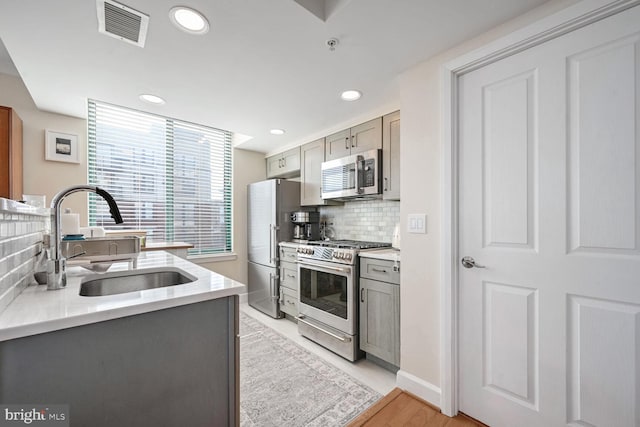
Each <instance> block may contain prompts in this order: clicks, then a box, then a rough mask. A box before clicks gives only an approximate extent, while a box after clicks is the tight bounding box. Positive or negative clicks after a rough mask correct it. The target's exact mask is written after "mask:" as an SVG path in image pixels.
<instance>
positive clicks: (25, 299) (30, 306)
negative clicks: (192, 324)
mask: <svg viewBox="0 0 640 427" xmlns="http://www.w3.org/2000/svg"><path fill="white" fill-rule="evenodd" d="M139 261H140V262H139V268H145V267H159V266H163V265H165V266H173V267H177V268H182V269H184V270H185V271H187V272H189V273H190V274H192V275H194V276H195V277H197V279H198V280H197V281H196V282H192V283H187V284H184V285H175V286H172V287H169V288H157V289H150V290H147V291H138V292H134V293H131V296H128V295H127V294H116V295H111V296H105V297H84V296H80V295H79V294H78V290H79V287H80V282H81V278H82V277H85V275H90V274H92V273H89V272H87V273H86V274H80V275H78V273H77V272H78V271H83V270H81V269H80V267H76V275H75V276H72V277H70V278H69V280H68V285H67V288H65V289H61V290H56V291H47V290H46V286H45V285H32V286H28V287H27V288H26V289H24V290H23V291H22V292H21V294H20V295H18V296H17V297H16V299H14V300H13V301H12V302H11V304H9V305H8V306H7V307H6V308H5V309H4V310H2V311H1V312H0V342H2V341H8V340H12V339H17V338H23V337H27V336H32V335H38V334H42V333H47V332H53V331H57V330H62V329H68V328H73V327H77V326H83V325H88V324H93V323H99V322H103V321H108V320H114V319H117V318H122V317H128V316H134V315H138V314H143V313H149V312H153V311H158V310H164V309H168V308H172V307H179V306H184V305H188V304H193V303H198V302H203V301H207V300H213V299H218V298H226V297H229V296H232V295H239V294H241V293H242V292H243V291H244V289H245V286H246V285H244V284H243V283H240V282H237V281H235V280H233V279H230V278H228V277H225V276H222V275H220V274H218V273H215V272H213V271H211V270H208V269H205V268H203V267H200V266H198V265H197V264H194V263H191V262H189V261H186V260H184V259H182V258H179V257H176V256H174V255H171V254H169V253H167V252H164V251H152V252H148V253H146V254H144V255H143V254H142V253H141V254H140V260H139ZM126 264H127V263H122V266H121V268H116V269H115V271H118V270H123V269H125V267H124V266H126ZM114 266H115V264H114ZM141 292H142V293H144V296H143V297H142V298H140V294H141Z"/></svg>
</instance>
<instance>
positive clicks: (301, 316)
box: [297, 314, 351, 342]
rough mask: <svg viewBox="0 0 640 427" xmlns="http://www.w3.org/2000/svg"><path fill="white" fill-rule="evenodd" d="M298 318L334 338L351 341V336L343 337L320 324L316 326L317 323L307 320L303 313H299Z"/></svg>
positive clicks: (299, 320)
mask: <svg viewBox="0 0 640 427" xmlns="http://www.w3.org/2000/svg"><path fill="white" fill-rule="evenodd" d="M297 319H298V322H302V323H304V324H305V325H307V326H310V327H312V328H314V329H317V330H319V331H320V332H324V333H325V334H327V335H329V336H332V337H333V338H335V339H337V340H339V341H342V342H350V341H351V338H349V337H342V336H340V335H337V334H334V333H333V332H330V331H327V330H326V329H324V328H321V327H319V326H316V325H314V324H313V323H310V322H307V321H306V320H304V315H303V314H301V315H299V316H298V317H297Z"/></svg>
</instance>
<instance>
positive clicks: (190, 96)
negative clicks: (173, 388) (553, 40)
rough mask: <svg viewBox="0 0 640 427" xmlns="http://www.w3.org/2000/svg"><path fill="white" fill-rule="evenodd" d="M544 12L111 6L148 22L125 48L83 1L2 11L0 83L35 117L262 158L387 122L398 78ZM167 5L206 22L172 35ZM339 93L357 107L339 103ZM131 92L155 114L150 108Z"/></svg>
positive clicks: (131, 0) (456, 5)
mask: <svg viewBox="0 0 640 427" xmlns="http://www.w3.org/2000/svg"><path fill="white" fill-rule="evenodd" d="M544 2H545V0H517V1H516V0H482V1H479V0H446V1H445V0H298V1H295V0H188V1H179V2H176V0H123V1H122V3H123V4H125V5H127V6H129V7H131V8H133V9H136V10H138V11H141V12H143V13H145V14H147V15H149V16H150V21H149V31H148V34H147V40H146V45H145V47H144V48H139V47H136V46H133V45H131V44H127V43H124V42H122V41H119V40H116V39H114V38H111V37H107V36H105V35H103V34H99V33H98V20H97V13H96V2H95V1H94V0H56V1H43V0H11V1H8V0H2V4H1V5H0V39H1V41H2V42H3V43H4V45H5V47H6V50H7V51H8V53H9V55H10V57H7V56H6V55H3V52H2V50H3V49H2V46H1V44H2V43H0V72H2V73H9V74H11V73H12V72H13V71H12V70H13V67H12V66H11V64H10V62H11V60H12V61H13V64H15V68H16V69H17V71H18V73H19V75H20V76H21V77H22V79H23V81H24V83H25V85H26V87H27V89H28V90H29V92H30V94H31V96H32V97H33V99H34V101H35V103H36V105H37V106H38V108H40V109H41V110H45V111H51V112H56V113H60V114H67V115H71V116H77V117H86V102H87V98H93V99H97V100H101V101H106V102H110V103H113V104H117V105H123V106H127V107H131V108H136V109H140V110H145V111H151V112H155V113H158V114H162V115H165V116H170V117H175V118H178V119H182V120H187V121H191V122H195V123H200V124H205V125H209V126H214V127H218V128H222V129H227V130H230V131H233V132H237V133H240V134H244V135H249V136H252V137H253V138H252V139H250V140H249V141H247V142H244V143H243V144H241V145H240V148H245V149H250V150H256V151H262V152H275V151H278V150H279V149H281V148H283V147H286V146H291V145H292V144H298V143H302V142H307V141H306V140H305V138H308V137H310V136H312V135H317V134H319V133H320V132H322V131H325V130H327V129H331V128H332V127H335V126H337V125H340V124H348V123H350V122H353V121H354V120H356V119H360V118H362V117H365V116H366V115H367V114H368V113H370V112H378V113H380V112H381V110H384V109H385V108H386V109H387V111H383V112H388V111H392V109H393V108H397V107H398V105H399V99H398V96H399V95H398V88H397V84H396V77H397V76H398V74H400V73H401V72H403V71H405V70H406V69H408V68H410V67H411V66H413V65H415V64H417V63H419V62H421V61H423V60H425V59H428V58H429V57H431V56H433V55H434V54H436V53H438V52H441V51H443V50H446V49H447V48H450V47H452V46H454V45H456V44H458V43H460V42H462V41H464V40H466V39H469V38H471V37H473V36H475V35H478V34H480V33H482V32H484V31H486V30H488V29H490V28H491V27H493V26H495V25H498V24H500V23H502V22H504V21H506V20H508V19H510V18H512V17H515V16H517V15H519V14H522V13H524V12H526V11H528V10H530V9H532V8H534V7H536V6H538V5H540V4H542V3H544ZM314 3H315V4H314ZM176 5H187V6H190V7H193V8H195V9H197V10H199V11H200V12H202V13H203V14H204V15H206V16H207V17H208V19H209V22H210V24H211V30H210V31H209V33H207V34H206V35H204V36H195V35H191V34H187V33H185V32H182V31H180V30H178V29H176V28H175V27H174V26H173V25H172V24H171V22H170V20H169V17H168V12H169V9H171V8H172V7H173V6H176ZM302 5H304V7H303V6H302ZM323 10H324V12H325V13H322V11H323ZM310 11H312V12H314V13H311V12H310ZM318 15H319V16H321V17H322V16H324V17H325V18H326V20H323V19H321V18H319V17H318ZM332 37H336V38H338V39H339V44H338V46H337V48H336V50H335V51H333V52H332V51H330V50H329V48H328V47H327V45H326V41H327V40H328V39H329V38H332ZM350 88H355V89H359V90H361V91H362V92H363V93H364V95H363V97H362V99H360V100H359V101H356V102H350V103H347V102H344V101H341V100H340V99H339V95H340V92H341V91H343V90H345V89H350ZM141 93H153V94H156V95H159V96H161V97H163V98H164V99H166V101H167V103H166V104H165V105H163V106H159V107H158V106H150V105H148V104H145V103H143V102H142V101H140V100H139V99H138V95H139V94H141ZM351 124H354V123H351ZM271 128H283V129H285V130H286V134H285V135H283V136H273V135H270V134H269V129H271Z"/></svg>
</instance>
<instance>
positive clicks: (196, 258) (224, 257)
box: [187, 252, 238, 264]
mask: <svg viewBox="0 0 640 427" xmlns="http://www.w3.org/2000/svg"><path fill="white" fill-rule="evenodd" d="M236 259H238V255H237V254H236V253H235V252H230V253H226V254H216V255H190V256H188V257H187V260H188V261H191V262H193V263H194V264H208V263H210V262H224V261H235V260H236Z"/></svg>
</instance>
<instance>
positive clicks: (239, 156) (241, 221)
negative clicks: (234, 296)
mask: <svg viewBox="0 0 640 427" xmlns="http://www.w3.org/2000/svg"><path fill="white" fill-rule="evenodd" d="M266 173H267V171H266V162H265V160H264V154H263V153H258V152H255V151H246V150H233V251H234V252H235V253H236V255H237V258H236V259H235V260H231V261H219V262H214V263H206V264H201V265H202V266H203V267H207V268H208V269H210V270H213V271H215V272H216V273H220V274H222V275H224V276H227V277H230V278H232V279H233V280H237V281H238V282H241V283H245V284H246V283H247V184H250V183H252V182H257V181H262V180H264V179H265V176H266Z"/></svg>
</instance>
